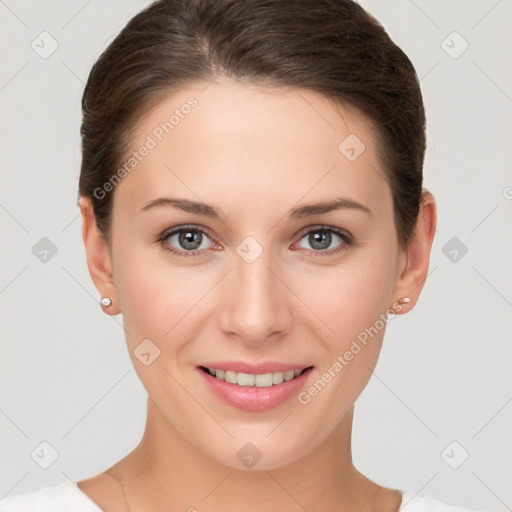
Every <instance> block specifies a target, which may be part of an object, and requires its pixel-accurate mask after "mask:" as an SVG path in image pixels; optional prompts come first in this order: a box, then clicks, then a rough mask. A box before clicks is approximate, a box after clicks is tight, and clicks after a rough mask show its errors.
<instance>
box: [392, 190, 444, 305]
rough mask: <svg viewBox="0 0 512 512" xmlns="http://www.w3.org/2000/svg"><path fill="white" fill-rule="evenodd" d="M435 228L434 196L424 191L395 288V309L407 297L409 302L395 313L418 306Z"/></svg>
mask: <svg viewBox="0 0 512 512" xmlns="http://www.w3.org/2000/svg"><path fill="white" fill-rule="evenodd" d="M436 225H437V211H436V203H435V200H434V196H433V195H432V194H431V193H430V192H429V191H428V190H425V189H424V190H423V193H422V196H421V200H420V210H419V214H418V219H417V220H416V225H415V228H414V232H413V235H412V236H411V239H410V240H409V244H408V245H407V249H405V251H403V253H402V255H403V258H402V261H403V263H402V264H401V268H400V270H399V272H400V275H399V278H398V280H397V282H396V285H395V290H394V292H393V297H394V300H395V303H394V305H396V304H397V302H398V299H399V298H401V297H409V299H410V302H408V303H407V304H403V305H401V306H398V307H397V308H396V310H395V312H396V313H407V312H408V311H410V309H411V308H413V307H414V305H415V304H416V303H417V301H418V299H419V296H420V293H421V290H422V289H423V285H424V284H425V280H426V278H427V274H428V265H429V261H430V250H431V248H432V242H433V240H434V234H435V231H436Z"/></svg>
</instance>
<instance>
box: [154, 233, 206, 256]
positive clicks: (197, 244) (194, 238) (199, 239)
mask: <svg viewBox="0 0 512 512" xmlns="http://www.w3.org/2000/svg"><path fill="white" fill-rule="evenodd" d="M158 241H159V242H161V244H162V246H163V248H164V249H165V250H166V251H169V252H170V253H172V254H177V255H179V256H184V257H188V256H200V255H201V254H202V252H203V251H204V250H206V249H208V248H209V244H208V241H210V242H211V243H213V241H212V240H211V238H210V237H209V236H208V234H207V233H206V230H205V229H202V228H199V227H197V226H181V227H179V228H176V229H172V230H170V231H169V230H168V231H165V232H164V233H163V234H162V236H160V238H159V239H158Z"/></svg>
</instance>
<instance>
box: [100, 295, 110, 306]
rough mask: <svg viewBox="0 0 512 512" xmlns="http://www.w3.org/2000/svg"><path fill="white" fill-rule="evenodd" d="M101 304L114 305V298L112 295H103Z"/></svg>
mask: <svg viewBox="0 0 512 512" xmlns="http://www.w3.org/2000/svg"><path fill="white" fill-rule="evenodd" d="M100 304H101V305H102V306H105V307H106V308H108V307H109V306H111V305H112V299H111V298H110V297H102V298H101V300H100Z"/></svg>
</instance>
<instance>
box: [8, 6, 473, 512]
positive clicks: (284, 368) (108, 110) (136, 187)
mask: <svg viewBox="0 0 512 512" xmlns="http://www.w3.org/2000/svg"><path fill="white" fill-rule="evenodd" d="M82 108H83V123H82V129H81V134H82V140H83V147H82V149H83V161H82V169H81V176H80V184H79V206H80V211H81V214H82V221H83V224H82V234H83V239H84V244H85V249H86V254H87V265H88V268H89V271H90V274H91V277H92V279H93V281H94V284H95V286H96V288H97V289H98V291H99V293H100V295H101V301H100V304H101V307H102V308H103V311H104V312H105V313H106V314H108V315H117V314H119V313H122V315H123V320H124V327H125V331H126V340H127V345H128V349H129V352H130V357H131V358H132V362H133V365H134V367H135V369H136V371H137V373H138V375H139V377H140V379H141V381H142V383H143V385H144V386H145V388H146V390H147V392H148V410H147V422H146V429H145V432H144V435H143V438H142V440H141V441H140V443H139V445H138V446H137V447H136V448H135V449H134V450H133V451H132V452H131V453H129V454H128V455H127V456H126V457H124V458H123V459H122V460H120V461H119V462H117V463H116V464H114V465H113V466H112V467H111V468H108V469H107V470H106V471H104V472H103V473H101V474H98V475H95V476H93V477H91V478H89V479H86V480H82V481H79V482H76V483H75V482H68V483H65V484H62V485H60V486H56V487H53V488H45V489H42V490H40V491H38V492H36V493H32V494H28V495H22V496H15V497H11V498H8V499H6V500H4V502H3V503H2V506H3V508H2V510H3V511H4V512H10V511H14V510H29V509H30V507H33V508H34V510H35V509H36V507H38V508H37V510H52V511H53V512H57V511H59V510H62V511H64V510H82V511H91V512H92V511H98V510H103V511H105V512H107V511H109V512H110V511H121V510H123V511H128V512H142V511H144V512H152V511H156V510H168V511H178V510H179V511H181V510H183V511H186V510H188V511H195V510H199V511H201V510H208V511H213V512H216V511H220V510H222V511H231V510H244V511H247V512H252V511H267V510H280V511H295V510H309V511H313V510H333V511H334V510H336V511H356V510H357V511H363V512H366V511H368V512H369V511H381V512H391V511H397V510H406V511H407V512H414V511H420V510H421V511H436V510H443V511H454V512H455V511H463V510H464V509H462V508H460V507H455V506H450V505H446V504H443V503H441V502H439V501H437V500H434V499H432V498H427V497H420V496H416V495H415V494H414V493H413V492H412V491H407V490H400V489H392V488H387V487H383V486H381V485H379V484H378V483H376V482H373V481H371V480H370V479H369V478H367V477H366V476H364V475H363V474H361V473H360V472H359V471H358V470H357V469H356V468H355V466H354V465H353V463H352V455H351V432H352V418H353V411H354V402H355V400H356V399H357V397H358V396H359V394H360V393H361V391H362V390H363V389H364V387H365V386H366V384H367V382H368V380H369V378H370V376H371V374H372V371H373V368H374V367H375V365H376V362H377V359H378V356H379V352H380V349H381V346H382V341H383V335H384V332H385V327H386V325H387V322H388V321H389V320H390V319H392V318H394V317H395V316H396V315H398V314H405V313H407V312H409V311H410V310H411V309H412V308H413V307H414V305H415V304H416V303H417V301H418V299H419V295H420V293H421V290H422V287H423V285H424V282H425V277H426V275H427V271H428V264H429V256H430V249H431V246H432V241H433V237H434V232H435V226H436V207H435V201H434V198H433V196H432V194H430V193H429V192H428V191H427V190H425V189H423V188H422V166H423V158H424V152H425V114H424V107H423V103H422V97H421V92H420V88H419V83H418V79H417V76H416V73H415V71H414V68H413V66H412V64H411V62H410V61H409V59H408V58H407V57H406V55H405V54H404V53H403V52H402V51H401V50H400V49H399V48H398V47H397V46H396V45H395V44H394V43H393V42H392V41H391V39H390V38H389V36H388V35H387V34H386V32H385V31H384V29H383V27H382V26H381V25H380V24H379V23H378V22H377V21H376V20H375V19H374V18H373V17H371V16H370V15H369V14H368V13H366V12H365V11H364V10H363V9H362V8H361V7H360V6H359V5H358V4H357V3H355V2H353V1H351V0H337V1H333V0H300V1H295V2H290V3H288V2H282V1H279V0H233V1H229V0H186V1H185V0H165V1H164V0H160V1H158V2H155V3H154V4H152V5H150V6H149V7H148V8H147V9H145V10H144V11H142V12H141V13H140V14H138V15H137V16H135V17H134V18H133V19H132V20H131V21H130V22H129V23H128V24H127V26H126V27H125V28H124V29H123V30H122V32H121V33H120V34H119V36H118V37H117V38H116V39H115V40H114V41H113V42H112V43H111V44H110V45H109V47H108V48H107V50H106V51H105V52H104V53H103V55H102V56H101V57H100V59H99V60H98V62H97V63H96V64H95V65H94V67H93V69H92V71H91V74H90V76H89V79H88V82H87V85H86V88H85V92H84V95H83V100H82Z"/></svg>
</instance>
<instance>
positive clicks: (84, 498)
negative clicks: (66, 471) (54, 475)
mask: <svg viewBox="0 0 512 512" xmlns="http://www.w3.org/2000/svg"><path fill="white" fill-rule="evenodd" d="M62 485H70V486H72V487H73V489H74V490H75V491H76V492H77V496H80V499H81V500H82V501H83V502H84V503H87V504H89V505H92V506H93V507H95V508H96V510H97V512H105V511H104V510H103V509H102V508H100V506H99V505H98V504H97V503H96V502H95V501H94V500H93V499H92V498H91V497H90V496H89V495H88V494H86V493H85V492H84V491H82V489H80V487H78V482H74V481H72V480H70V481H68V482H65V483H64V484H62Z"/></svg>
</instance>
